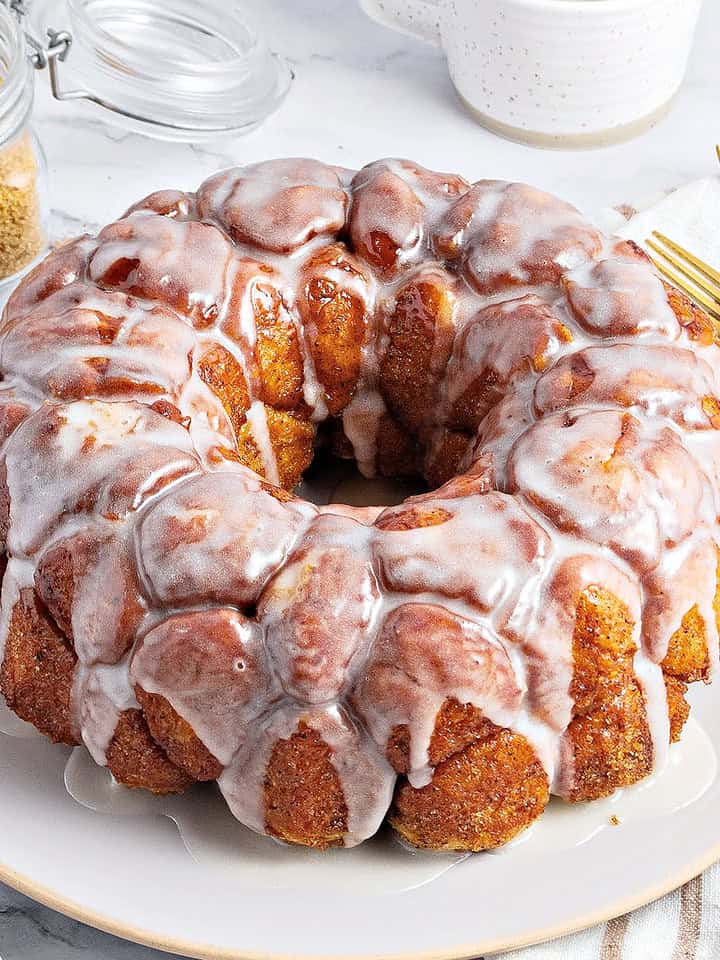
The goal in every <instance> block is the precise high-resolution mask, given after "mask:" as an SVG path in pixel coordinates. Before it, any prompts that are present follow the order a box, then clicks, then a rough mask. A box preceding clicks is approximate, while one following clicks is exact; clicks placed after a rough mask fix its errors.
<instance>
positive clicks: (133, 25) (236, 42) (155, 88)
mask: <svg viewBox="0 0 720 960" xmlns="http://www.w3.org/2000/svg"><path fill="white" fill-rule="evenodd" d="M2 2H3V0H0V3H2ZM5 2H8V0H5ZM13 2H14V3H15V6H16V8H17V9H18V10H20V11H21V12H22V13H23V14H25V22H26V29H27V30H28V35H29V37H30V38H31V42H32V44H33V47H34V50H35V59H36V64H35V65H36V66H37V67H39V68H42V67H45V66H47V68H48V70H49V73H50V83H51V87H52V92H53V95H54V96H55V98H56V99H58V100H85V101H88V102H89V103H90V104H91V105H92V107H91V108H92V109H95V108H100V110H101V116H102V118H103V119H104V120H105V121H107V122H112V123H115V124H118V125H120V126H123V127H125V128H127V129H130V130H133V131H135V132H139V133H143V134H146V135H148V136H152V137H156V138H159V139H164V140H182V141H189V142H191V143H198V142H200V141H207V140H217V139H219V138H221V137H224V136H236V135H238V134H244V133H247V132H249V131H250V130H253V129H255V127H257V125H258V124H259V123H261V122H262V121H263V120H264V119H265V118H266V117H267V116H268V115H269V114H270V113H272V112H273V111H274V110H276V109H277V108H278V106H279V105H280V104H281V103H282V101H283V99H284V97H285V95H286V94H287V92H288V90H289V87H290V81H291V80H292V72H291V71H290V69H289V67H288V65H287V63H286V62H285V61H284V60H283V59H282V58H281V57H280V56H278V55H277V54H276V53H274V52H273V51H272V50H270V48H269V46H268V43H267V40H266V38H265V37H264V35H263V33H262V30H260V29H259V28H258V27H257V26H256V25H255V24H254V23H253V16H252V10H246V9H245V7H244V6H243V5H242V4H241V3H240V2H238V0H233V2H228V0H200V2H198V0H13ZM249 6H251V5H249Z"/></svg>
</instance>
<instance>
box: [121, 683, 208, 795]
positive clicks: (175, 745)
mask: <svg viewBox="0 0 720 960" xmlns="http://www.w3.org/2000/svg"><path fill="white" fill-rule="evenodd" d="M135 696H136V697H137V700H138V703H139V704H140V706H141V707H142V712H143V715H144V717H145V721H146V723H147V726H148V729H149V731H150V734H151V736H152V738H153V740H154V741H155V742H156V743H157V744H158V745H159V746H160V747H162V749H163V750H164V751H165V753H166V754H167V757H168V759H169V760H170V761H171V762H172V763H174V764H175V766H176V767H179V768H180V769H181V770H184V771H185V773H186V774H187V775H188V776H189V777H190V778H191V779H192V780H217V778H218V777H219V776H220V774H221V773H222V764H221V763H220V762H219V761H218V760H217V759H216V758H215V757H214V756H213V755H212V754H211V753H210V751H209V750H208V748H207V747H206V746H205V744H204V743H203V742H202V741H201V740H200V738H199V737H198V736H197V735H196V734H195V731H194V730H193V728H192V727H191V726H190V724H189V723H188V722H187V721H186V720H183V718H182V717H181V716H180V715H179V714H178V713H176V711H175V710H173V708H172V707H171V706H170V704H169V703H168V701H167V700H166V699H165V697H163V696H161V695H160V694H159V693H147V692H146V691H145V690H143V689H142V687H140V686H138V685H137V684H136V685H135ZM171 792H174V791H171Z"/></svg>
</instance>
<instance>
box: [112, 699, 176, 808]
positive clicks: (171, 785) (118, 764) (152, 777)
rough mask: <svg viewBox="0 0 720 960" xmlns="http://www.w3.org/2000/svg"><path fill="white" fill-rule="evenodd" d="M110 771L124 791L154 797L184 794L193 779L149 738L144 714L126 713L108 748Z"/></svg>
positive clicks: (137, 711) (126, 711) (135, 711)
mask: <svg viewBox="0 0 720 960" xmlns="http://www.w3.org/2000/svg"><path fill="white" fill-rule="evenodd" d="M106 762H107V768H108V770H109V771H110V773H112V775H113V776H114V777H115V779H116V780H117V781H118V783H122V784H123V786H125V787H135V788H136V787H143V788H144V789H145V790H149V791H150V792H151V793H156V794H165V793H182V792H183V791H184V790H186V789H187V788H188V787H189V786H190V784H191V783H192V779H191V778H190V777H189V776H188V775H187V774H186V773H185V772H184V771H183V770H181V769H180V768H179V767H177V766H175V764H174V763H172V761H171V760H169V759H168V757H167V755H166V754H165V753H164V752H163V750H161V749H160V747H159V746H158V745H157V743H156V742H155V741H154V740H153V738H152V737H151V736H150V731H149V729H148V725H147V723H146V722H145V719H144V717H143V714H142V710H123V712H122V713H121V714H120V716H119V718H118V722H117V727H116V728H115V733H114V734H113V738H112V740H111V741H110V745H109V746H108V748H107V761H106Z"/></svg>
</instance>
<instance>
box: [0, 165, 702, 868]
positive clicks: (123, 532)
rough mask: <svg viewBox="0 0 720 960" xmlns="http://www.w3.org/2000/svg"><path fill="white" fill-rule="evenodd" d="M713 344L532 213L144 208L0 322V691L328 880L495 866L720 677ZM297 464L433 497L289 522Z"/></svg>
mask: <svg viewBox="0 0 720 960" xmlns="http://www.w3.org/2000/svg"><path fill="white" fill-rule="evenodd" d="M717 349H718V348H717V345H716V342H715V334H714V330H713V327H712V324H711V323H710V321H709V319H708V318H707V317H706V316H705V315H704V314H703V313H702V312H701V311H699V310H698V309H697V308H695V307H693V306H692V305H691V304H690V303H689V302H688V301H687V300H685V298H684V297H683V296H682V295H681V294H680V293H679V292H678V291H676V290H674V289H673V288H671V287H668V286H667V285H665V284H664V283H663V282H661V281H660V279H659V278H658V277H657V276H656V274H655V273H654V271H653V269H652V266H651V265H650V264H649V262H648V260H647V258H646V257H645V256H644V254H643V253H642V251H640V250H639V248H637V247H635V246H634V245H633V244H629V243H626V242H623V241H617V240H612V239H606V238H603V237H602V236H601V235H600V234H599V233H598V231H597V230H596V229H595V228H594V227H593V226H592V225H591V224H589V223H587V222H586V221H585V220H584V219H583V217H582V216H581V214H580V213H579V212H578V211H576V210H574V208H572V207H570V206H569V205H568V204H565V203H563V202H562V201H559V200H557V199H556V198H554V197H551V196H549V195H548V194H545V193H543V192H542V191H540V190H536V189H535V188H532V187H529V186H527V185H524V184H509V183H504V182H500V181H487V180H484V181H479V182H478V183H476V184H474V185H470V184H468V183H466V181H464V180H463V179H462V178H461V177H457V176H454V175H449V174H442V173H434V172H432V171H428V170H425V169H423V168H422V167H420V166H419V165H417V164H414V163H412V162H410V161H407V160H380V161H377V162H375V163H372V164H370V165H368V166H367V167H365V168H363V170H361V171H358V172H354V171H350V170H345V169H343V168H341V167H334V166H328V165H325V164H322V163H320V162H319V161H315V160H292V159H285V160H275V161H270V162H268V163H259V164H252V165H250V166H247V167H244V168H237V169H234V170H229V171H225V172H222V173H219V174H216V175H215V176H213V177H211V178H210V179H209V180H207V181H206V182H205V183H204V184H202V185H201V186H200V188H199V190H198V191H197V193H185V192H182V191H176V190H164V191H159V192H157V193H154V194H152V195H150V196H149V197H147V198H145V200H142V201H140V202H138V203H137V204H135V205H134V206H133V207H132V208H130V210H129V211H127V213H126V214H125V215H124V216H123V217H122V218H121V219H120V220H118V221H117V222H116V223H114V224H110V225H109V226H107V227H105V228H104V229H103V230H101V231H100V233H99V234H98V236H97V237H81V238H78V239H77V240H75V241H72V242H70V243H67V244H65V245H63V246H61V247H60V248H58V249H57V250H56V251H55V252H54V253H52V254H51V255H50V256H49V257H48V258H47V259H46V260H45V261H44V262H43V263H42V264H40V265H39V266H38V267H37V268H36V269H35V270H34V271H33V272H32V273H31V274H30V275H29V276H28V277H27V278H26V279H25V281H24V282H23V283H22V284H21V285H20V286H19V287H18V289H17V290H16V291H15V292H14V293H13V295H12V296H11V297H10V300H9V301H8V304H7V306H6V309H5V312H4V314H3V319H2V323H1V325H0V372H1V374H2V380H3V383H2V385H1V386H0V442H1V443H2V446H1V447H0V541H1V542H2V544H3V548H4V549H3V556H2V564H1V565H0V566H1V568H2V571H3V588H2V602H1V607H2V610H1V615H0V651H1V655H2V660H1V665H0V690H2V694H3V696H4V697H5V699H6V701H7V703H8V705H9V706H10V708H11V709H13V710H14V711H15V712H16V713H17V714H18V715H19V716H20V717H22V718H24V719H26V720H28V721H29V722H31V723H33V724H34V725H35V726H36V727H37V728H38V729H39V730H41V731H42V732H43V733H45V734H46V735H47V736H49V737H50V738H52V739H53V740H56V741H59V742H62V743H67V744H75V743H79V742H82V743H83V744H84V745H85V746H86V747H87V749H88V750H89V751H90V753H91V755H92V757H93V758H94V760H95V761H96V762H97V763H98V764H101V765H104V766H106V767H107V768H108V769H109V770H110V771H111V773H112V774H113V776H114V777H115V779H116V780H118V781H119V782H120V783H122V784H125V785H126V786H128V787H133V788H145V789H148V790H151V791H153V792H155V793H169V792H179V791H182V790H184V789H186V788H187V787H188V786H189V785H190V784H191V783H193V782H195V781H199V780H216V781H217V783H218V786H219V789H220V790H221V792H222V794H223V796H224V797H225V799H226V801H227V803H228V805H229V807H230V809H231V811H232V813H233V814H234V815H235V816H236V817H237V818H238V819H239V820H241V821H242V822H243V823H244V824H246V825H247V826H248V827H250V828H251V829H253V830H257V831H260V832H264V833H267V834H270V835H272V836H274V837H276V838H278V839H281V840H283V841H285V842H288V843H297V844H305V845H309V846H312V847H316V848H318V849H324V848H326V847H331V846H352V845H353V844H356V843H359V842H361V841H363V840H364V839H366V838H368V837H370V836H372V835H373V834H374V833H375V832H376V831H377V830H378V828H379V827H380V826H381V824H382V823H383V821H384V820H385V819H387V820H388V821H389V822H390V823H391V824H392V826H393V827H394V828H395V829H396V830H397V831H398V832H399V833H400V834H401V835H402V836H403V837H404V838H405V839H407V840H408V841H409V842H411V843H414V844H417V845H418V846H422V847H432V848H439V849H452V850H482V849H489V848H493V847H497V846H499V845H501V844H503V843H507V842H508V841H509V840H511V839H512V838H513V837H514V836H516V835H517V834H518V833H519V832H521V831H522V830H524V829H526V828H527V827H528V826H529V825H530V824H531V823H532V822H533V821H534V820H535V819H537V817H539V816H540V815H541V814H542V811H543V809H544V807H545V806H546V804H547V802H548V799H549V797H550V795H551V794H554V795H556V796H560V797H562V798H564V799H566V800H568V801H588V800H593V799H595V798H598V797H602V796H607V795H608V794H611V793H612V792H613V791H614V790H616V789H618V788H620V787H625V786H628V785H630V784H633V783H635V782H637V781H638V780H640V779H642V778H643V777H646V776H647V775H648V774H650V773H651V772H652V771H653V770H655V769H658V768H659V767H661V766H662V764H663V763H664V762H665V760H666V755H667V750H668V748H669V744H670V742H671V741H676V740H677V739H679V737H680V735H681V732H682V726H683V724H684V722H685V721H686V719H687V717H688V713H689V707H688V704H687V701H686V699H685V694H686V691H687V685H688V684H689V683H692V682H697V681H703V682H708V681H710V680H711V679H712V677H713V674H714V671H715V669H716V666H717V662H718V655H719V642H718V620H719V619H720V590H719V589H718V545H717V541H718V535H717V518H718V516H720V497H719V496H718V491H719V489H720V432H719V431H720V377H719V376H718V373H717V370H718V357H717ZM322 440H329V443H330V444H331V446H332V448H333V449H334V450H335V451H336V452H338V453H339V454H340V455H342V456H346V457H353V458H354V459H355V460H356V461H357V463H358V465H359V467H360V469H361V470H362V471H364V472H365V473H366V474H368V475H372V474H374V473H380V474H384V475H388V476H393V475H403V474H416V475H421V476H423V477H424V478H425V480H426V481H427V483H428V487H429V489H428V491H427V492H426V493H424V494H422V495H419V496H416V497H411V498H409V499H408V500H407V501H406V502H405V503H403V504H400V505H398V506H395V507H388V508H387V509H382V508H368V509H355V508H352V507H347V506H343V505H329V506H326V507H322V508H318V507H316V506H314V505H312V504H310V503H307V502H305V501H303V500H301V499H300V498H298V497H296V496H294V495H293V493H292V490H293V489H294V488H295V486H296V485H297V483H298V481H299V480H300V479H301V477H302V475H303V473H304V471H305V470H306V468H307V467H308V465H309V464H310V463H311V461H312V459H313V456H314V451H315V447H316V445H317V443H319V442H321V441H322Z"/></svg>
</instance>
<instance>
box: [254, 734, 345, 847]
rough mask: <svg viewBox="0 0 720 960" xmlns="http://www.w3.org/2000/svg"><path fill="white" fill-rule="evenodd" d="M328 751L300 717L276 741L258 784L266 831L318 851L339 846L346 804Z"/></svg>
mask: <svg viewBox="0 0 720 960" xmlns="http://www.w3.org/2000/svg"><path fill="white" fill-rule="evenodd" d="M331 755H332V751H331V749H330V747H329V746H328V745H327V744H326V743H325V742H324V740H323V739H322V737H321V736H320V734H319V733H317V731H315V730H312V729H311V728H310V727H308V726H307V725H306V724H304V723H302V721H301V722H300V723H299V724H298V729H297V730H296V732H295V733H293V735H292V736H291V737H290V738H289V739H288V740H278V741H277V743H276V744H275V746H274V748H273V751H272V754H271V756H270V761H269V763H268V766H267V771H266V774H265V783H264V785H263V794H264V802H265V825H266V828H267V831H268V833H270V834H271V835H272V836H274V837H278V838H279V839H281V840H285V841H286V842H287V843H300V844H303V845H304V846H307V847H316V848H318V849H320V850H324V849H326V848H327V847H341V846H343V835H344V834H345V832H346V830H347V807H346V805H345V799H344V797H343V791H342V787H341V786H340V780H339V778H338V775H337V771H336V770H335V768H334V767H333V765H332V761H331V759H330V758H331Z"/></svg>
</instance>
